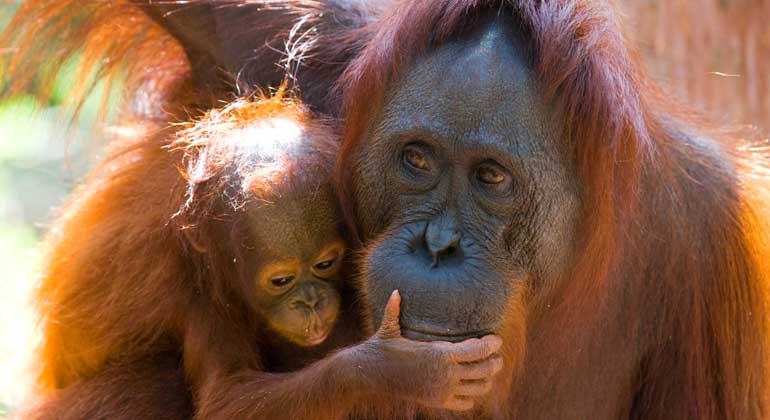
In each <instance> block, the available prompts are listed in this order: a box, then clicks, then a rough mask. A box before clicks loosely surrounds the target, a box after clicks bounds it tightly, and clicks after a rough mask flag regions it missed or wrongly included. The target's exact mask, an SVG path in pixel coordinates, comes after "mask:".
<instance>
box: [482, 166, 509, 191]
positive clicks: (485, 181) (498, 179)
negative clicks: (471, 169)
mask: <svg viewBox="0 0 770 420" xmlns="http://www.w3.org/2000/svg"><path fill="white" fill-rule="evenodd" d="M475 177H476V180H477V181H478V185H480V186H481V187H483V188H484V189H486V190H487V191H491V192H495V193H505V192H507V191H509V190H510V188H511V184H512V182H513V181H512V178H511V174H510V173H508V171H506V170H505V168H503V167H502V166H500V165H499V164H497V163H495V162H491V161H489V162H484V163H482V164H481V165H479V167H478V168H477V169H476V175H475Z"/></svg>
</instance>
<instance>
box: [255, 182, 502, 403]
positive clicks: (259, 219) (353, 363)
mask: <svg viewBox="0 0 770 420" xmlns="http://www.w3.org/2000/svg"><path fill="white" fill-rule="evenodd" d="M338 222H339V219H338V214H337V212H336V201H335V196H334V195H333V192H332V191H331V189H330V188H329V187H328V186H324V187H322V188H321V189H320V190H318V191H316V192H303V193H301V194H298V195H297V196H291V195H287V196H283V197H281V198H280V199H278V200H277V201H275V202H272V203H265V204H263V205H261V206H259V207H258V208H256V209H255V211H253V212H252V216H251V221H250V226H251V227H252V236H253V238H254V240H255V243H256V244H261V245H260V246H259V247H258V249H255V251H256V253H257V254H258V255H256V256H255V260H257V261H264V262H265V263H264V264H263V265H261V266H260V268H259V269H258V270H257V274H256V276H255V285H256V287H255V290H256V300H257V301H256V307H257V308H258V310H259V313H260V316H261V317H262V319H264V320H265V322H266V323H267V325H268V326H269V328H270V329H271V330H272V332H274V333H276V334H278V335H280V336H281V337H283V338H284V339H285V340H287V341H288V342H290V343H292V344H294V345H298V346H302V347H310V346H318V345H320V344H321V343H323V342H324V341H325V340H326V338H327V337H328V336H329V335H330V333H331V331H332V328H333V327H334V324H335V321H336V320H337V318H338V315H339V311H340V304H341V302H340V294H339V292H338V290H339V288H340V286H341V283H340V282H341V281H342V279H341V271H342V270H341V264H342V262H343V253H344V250H345V244H344V242H343V240H342V239H341V237H340V235H339V233H338V229H337V227H338ZM255 248H256V247H255ZM400 302H401V299H400V296H399V294H398V293H397V292H393V293H391V294H389V301H388V307H387V309H386V310H385V311H383V312H384V313H383V317H382V322H381V326H380V328H379V330H378V331H377V332H376V333H375V335H374V336H373V337H371V338H369V339H368V340H366V341H365V342H363V343H360V344H358V345H356V346H353V347H350V348H348V349H347V350H346V351H343V352H340V353H338V354H337V355H336V356H335V357H334V358H332V359H333V361H332V360H331V359H330V360H327V361H325V362H329V363H332V364H333V365H334V366H335V367H334V368H332V370H333V374H334V375H343V376H341V377H339V378H338V380H340V381H342V383H344V387H345V388H347V387H350V386H351V385H352V386H353V388H354V389H356V390H357V391H358V392H360V393H362V395H363V396H365V398H378V399H381V398H382V396H383V395H389V396H392V397H396V398H398V399H402V400H407V401H410V402H416V403H418V404H420V405H422V406H425V407H430V408H435V409H448V410H459V411H462V410H469V409H472V408H473V407H474V406H475V404H476V402H477V401H478V399H480V398H481V397H483V396H484V395H486V394H487V393H488V392H489V391H490V390H491V388H492V378H493V377H494V376H495V375H496V374H497V373H498V372H499V371H500V370H501V369H502V364H503V362H502V358H501V356H500V355H499V354H497V352H498V350H499V349H500V346H501V344H502V342H501V340H500V338H499V337H496V336H492V335H489V336H487V337H484V338H483V339H477V338H474V339H471V340H465V341H463V342H461V343H449V342H447V341H434V342H430V343H424V342H419V341H413V340H409V339H407V338H404V337H403V336H402V334H401V330H400V326H399V305H400ZM349 367H356V368H355V369H352V372H353V373H352V374H351V375H350V376H347V377H345V376H344V372H348V371H351V369H349ZM414 372H420V376H419V378H414V379H412V380H404V379H403V378H408V377H412V376H413V374H414ZM325 380H326V381H329V382H330V383H333V382H334V379H332V375H326V378H325ZM340 387H343V386H340Z"/></svg>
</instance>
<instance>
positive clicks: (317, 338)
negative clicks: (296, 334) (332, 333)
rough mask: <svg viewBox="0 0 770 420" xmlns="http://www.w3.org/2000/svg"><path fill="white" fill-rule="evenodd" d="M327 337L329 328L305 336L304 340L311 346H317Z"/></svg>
mask: <svg viewBox="0 0 770 420" xmlns="http://www.w3.org/2000/svg"><path fill="white" fill-rule="evenodd" d="M327 337H329V330H324V331H321V332H320V333H318V334H314V335H311V336H307V337H305V341H306V342H307V343H308V344H309V345H311V346H317V345H319V344H321V343H323V342H324V341H326V338H327Z"/></svg>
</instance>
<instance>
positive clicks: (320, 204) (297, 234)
mask: <svg viewBox="0 0 770 420" xmlns="http://www.w3.org/2000/svg"><path fill="white" fill-rule="evenodd" d="M252 206H253V210H252V211H250V212H249V220H250V223H249V225H250V227H251V231H252V235H253V237H254V239H255V242H256V243H255V246H256V247H257V251H258V252H260V253H263V254H266V255H265V256H269V255H275V256H276V257H278V258H282V259H283V258H287V257H291V258H299V259H301V260H306V259H313V258H317V256H318V255H317V254H318V253H320V252H321V251H322V249H323V248H324V247H326V246H328V245H329V244H330V243H332V242H334V241H337V240H339V238H340V237H341V235H340V233H339V223H340V220H341V219H340V216H339V212H338V210H337V200H336V197H335V195H334V193H333V190H332V188H331V187H330V186H328V185H324V186H322V187H321V188H318V189H315V190H311V191H307V192H304V193H296V194H291V195H288V196H282V197H278V198H277V199H276V200H275V201H271V202H265V201H261V202H255V203H252Z"/></svg>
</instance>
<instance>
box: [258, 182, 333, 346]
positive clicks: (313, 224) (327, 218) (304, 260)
mask: <svg viewBox="0 0 770 420" xmlns="http://www.w3.org/2000/svg"><path fill="white" fill-rule="evenodd" d="M251 219H252V220H251V223H250V225H251V226H252V232H253V233H252V236H253V237H254V239H255V243H256V244H260V245H259V246H258V247H256V248H257V249H255V251H256V252H257V253H258V254H259V256H258V257H256V259H255V260H257V261H260V262H261V263H262V264H261V265H260V267H259V268H258V269H257V272H256V275H255V278H254V284H255V293H256V307H257V308H258V310H259V311H260V316H261V317H262V318H263V319H264V320H265V322H266V323H267V325H268V326H269V328H270V329H271V330H272V331H273V332H275V333H277V334H279V335H280V336H281V337H283V338H284V339H286V340H288V341H289V342H291V343H293V344H296V345H299V346H305V347H307V346H316V345H319V344H321V343H323V342H324V340H326V338H327V337H328V336H329V333H330V332H331V330H332V328H333V327H334V324H335V322H336V320H337V317H338V315H339V311H340V294H339V292H338V289H339V287H340V284H341V283H340V282H341V273H340V269H341V265H342V260H343V256H344V252H345V243H344V241H343V240H342V238H341V237H340V235H339V233H338V229H337V226H338V220H339V219H338V215H337V212H336V201H335V197H334V195H333V192H332V191H331V189H330V188H329V187H328V186H324V187H322V188H321V189H320V190H319V191H317V192H308V193H307V194H304V195H302V196H298V197H293V196H288V197H282V198H281V199H279V200H278V201H276V202H273V203H265V204H262V205H260V206H259V208H258V209H257V210H256V211H254V212H253V216H252V217H251Z"/></svg>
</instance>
